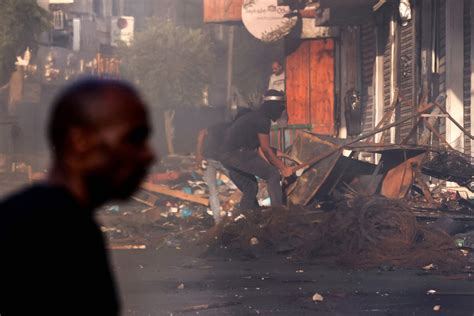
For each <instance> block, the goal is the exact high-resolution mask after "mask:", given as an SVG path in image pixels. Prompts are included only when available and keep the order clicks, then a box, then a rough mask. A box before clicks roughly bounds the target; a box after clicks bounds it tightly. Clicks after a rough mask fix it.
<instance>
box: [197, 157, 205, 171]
mask: <svg viewBox="0 0 474 316" xmlns="http://www.w3.org/2000/svg"><path fill="white" fill-rule="evenodd" d="M203 161H204V157H203V156H201V155H196V168H197V169H202V162H203Z"/></svg>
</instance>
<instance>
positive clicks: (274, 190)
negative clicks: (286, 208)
mask: <svg viewBox="0 0 474 316" xmlns="http://www.w3.org/2000/svg"><path fill="white" fill-rule="evenodd" d="M284 104H285V103H284V94H283V93H282V92H280V91H276V90H269V91H267V93H266V94H265V97H264V101H263V103H262V106H261V107H260V109H259V110H258V111H255V112H252V113H249V114H246V115H244V116H242V117H240V118H239V119H237V120H236V121H235V122H234V123H233V124H232V125H231V126H230V127H229V128H228V129H227V131H226V136H225V140H224V143H223V146H222V151H223V153H222V154H221V157H220V161H221V162H222V164H223V165H224V166H225V167H226V168H227V169H228V170H229V176H230V178H231V180H232V181H233V182H234V183H235V185H236V186H237V187H238V188H239V189H240V191H242V193H243V196H242V200H241V201H240V208H241V209H248V208H255V207H258V201H257V198H256V196H257V193H258V183H257V179H256V178H255V176H257V177H259V178H261V179H263V180H265V181H267V185H268V193H269V195H270V199H271V204H272V206H281V205H282V204H283V192H282V187H281V183H280V181H281V176H283V177H288V176H290V175H291V168H289V167H287V166H285V164H284V163H283V162H282V161H281V160H279V159H278V157H277V156H276V154H275V152H274V151H273V150H272V148H271V147H270V135H269V134H270V126H271V122H272V121H276V120H278V119H279V118H280V116H281V114H282V113H283V111H284V109H285V105H284ZM258 147H260V148H261V150H262V152H263V154H264V156H265V158H266V159H267V160H268V162H267V161H265V160H264V159H263V158H262V157H260V156H259V154H258V150H257V149H258Z"/></svg>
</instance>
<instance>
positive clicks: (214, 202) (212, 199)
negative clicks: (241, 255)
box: [196, 108, 251, 224]
mask: <svg viewBox="0 0 474 316" xmlns="http://www.w3.org/2000/svg"><path fill="white" fill-rule="evenodd" d="M249 112H251V110H250V109H248V108H241V109H240V110H239V111H238V112H237V115H236V117H235V118H234V121H235V120H237V119H238V118H239V117H241V116H243V115H244V114H246V113H249ZM231 124H232V122H221V123H218V124H215V125H212V126H210V127H208V128H204V129H202V130H200V131H199V133H198V138H197V146H196V165H197V167H198V168H201V169H204V181H206V183H207V186H208V188H209V205H210V207H211V211H212V214H213V216H214V221H215V222H216V224H217V223H219V222H220V220H221V216H220V208H221V205H220V201H219V190H218V187H217V182H216V176H217V169H223V166H222V165H221V163H220V162H219V161H218V160H219V149H220V147H221V146H222V142H223V140H224V135H225V131H226V129H227V128H228V127H229V126H230V125H231Z"/></svg>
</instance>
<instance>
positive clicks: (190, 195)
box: [98, 156, 240, 249]
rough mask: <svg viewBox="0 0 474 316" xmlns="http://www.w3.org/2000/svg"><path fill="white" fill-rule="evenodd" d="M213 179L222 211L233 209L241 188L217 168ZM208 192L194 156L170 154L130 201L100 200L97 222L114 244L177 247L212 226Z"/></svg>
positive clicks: (125, 246)
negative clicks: (105, 201)
mask: <svg viewBox="0 0 474 316" xmlns="http://www.w3.org/2000/svg"><path fill="white" fill-rule="evenodd" d="M217 183H218V188H219V191H220V194H219V197H220V198H221V206H222V210H223V212H225V214H226V213H227V212H231V211H232V210H233V209H234V207H235V204H236V203H237V202H238V200H239V199H240V192H239V191H238V190H236V188H235V187H234V186H233V184H232V182H231V181H230V180H229V179H228V178H227V176H226V175H225V174H224V173H223V172H222V171H218V181H217ZM208 194H209V192H208V187H207V184H206V183H205V182H204V181H203V179H202V172H201V171H200V170H197V168H196V166H195V161H194V157H192V156H170V157H167V158H166V159H165V160H164V161H163V162H162V163H161V164H160V166H159V167H158V168H157V169H156V170H153V172H152V173H151V174H150V175H149V177H148V179H147V181H145V182H144V183H143V185H142V187H141V189H140V190H138V191H137V192H136V193H135V194H134V195H133V196H132V199H133V200H132V201H130V202H127V203H125V204H111V205H105V206H104V207H103V208H102V209H101V210H100V212H99V214H98V215H99V221H100V222H101V224H102V230H103V231H104V232H105V234H106V236H107V237H108V240H109V245H110V247H111V248H114V249H137V248H138V249H143V248H146V247H160V246H161V245H167V246H172V247H179V246H180V245H181V243H182V242H184V241H194V240H196V239H197V238H198V237H199V236H200V234H202V233H204V232H205V231H206V230H207V229H209V228H210V227H212V226H213V225H214V218H213V216H212V212H211V211H210V210H209V208H208V205H207V204H208Z"/></svg>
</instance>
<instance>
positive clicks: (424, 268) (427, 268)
mask: <svg viewBox="0 0 474 316" xmlns="http://www.w3.org/2000/svg"><path fill="white" fill-rule="evenodd" d="M434 268H435V265H434V264H432V263H430V264H429V265H427V266H424V267H423V268H422V269H423V270H425V271H429V270H433V269H434Z"/></svg>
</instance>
